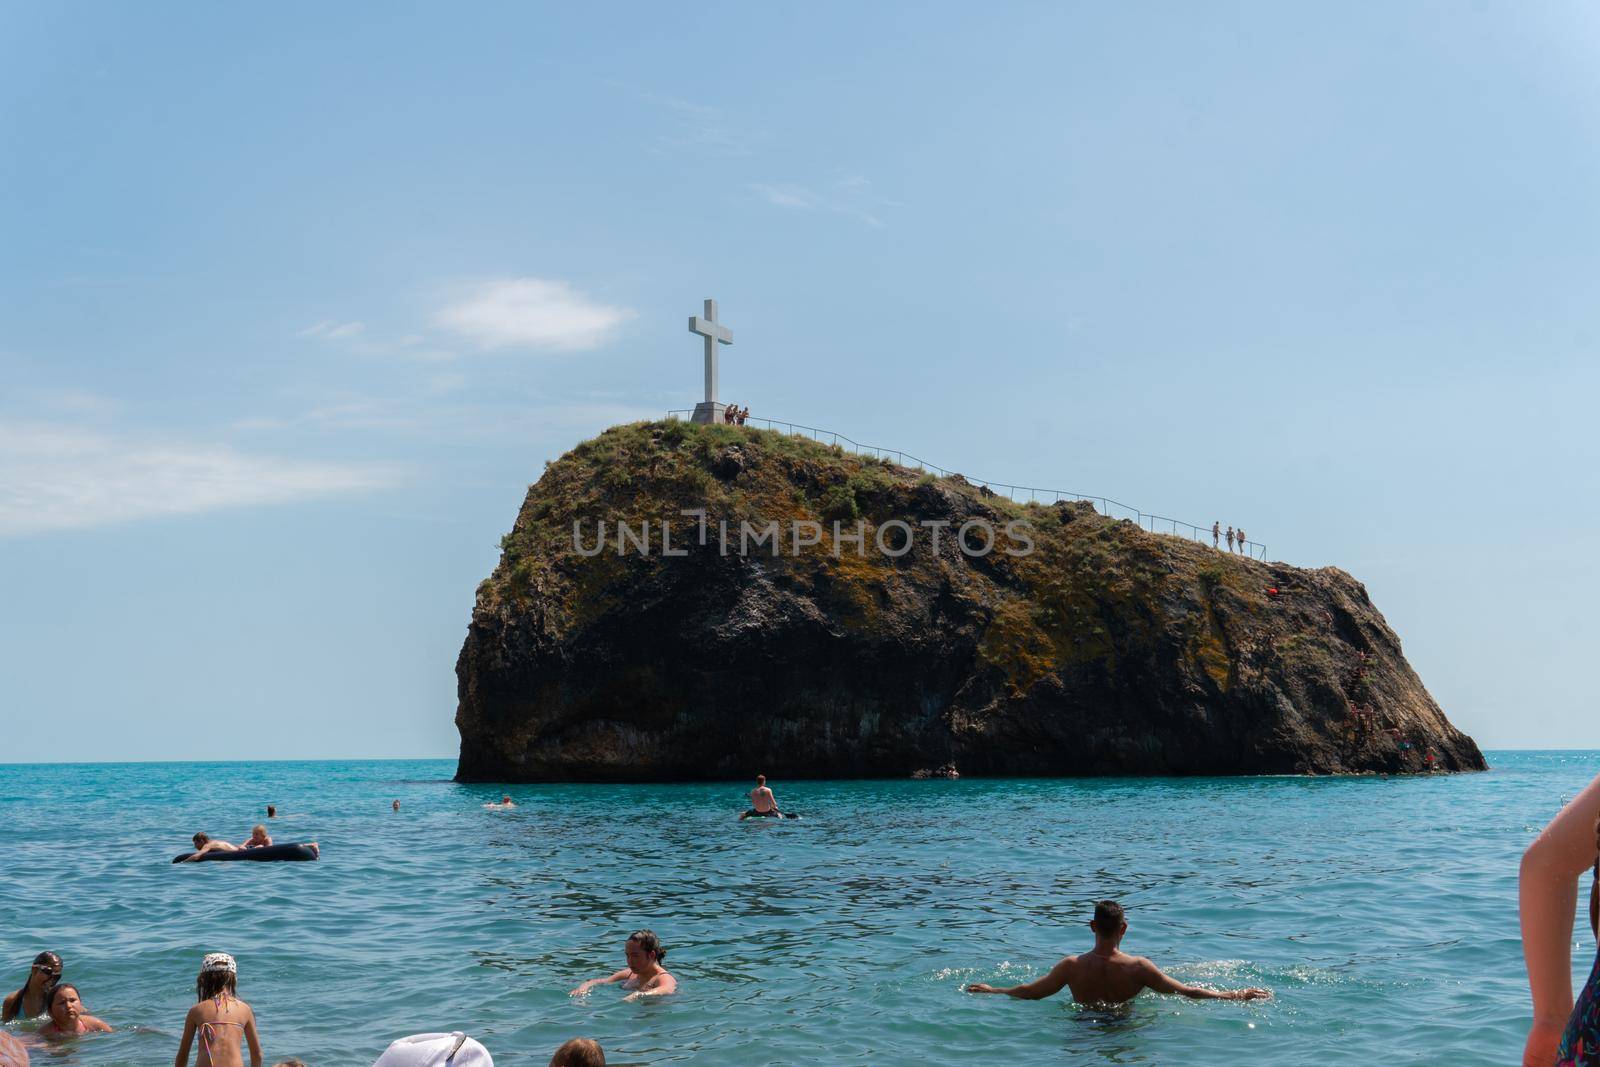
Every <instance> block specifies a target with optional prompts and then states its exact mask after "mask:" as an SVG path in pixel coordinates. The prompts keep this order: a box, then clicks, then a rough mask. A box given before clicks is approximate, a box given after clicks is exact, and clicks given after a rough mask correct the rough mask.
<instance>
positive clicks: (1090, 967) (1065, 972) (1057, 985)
mask: <svg viewBox="0 0 1600 1067" xmlns="http://www.w3.org/2000/svg"><path fill="white" fill-rule="evenodd" d="M1089 928H1090V929H1091V930H1093V931H1094V948H1092V949H1091V950H1089V951H1088V952H1085V953H1082V954H1081V955H1077V956H1068V957H1067V958H1066V959H1064V960H1062V961H1061V962H1060V963H1058V964H1056V965H1055V967H1054V968H1052V969H1051V971H1050V973H1049V974H1047V975H1045V976H1044V977H1043V978H1040V979H1037V980H1036V981H1032V982H1029V983H1027V984H1026V985H1017V986H1010V987H1008V988H1006V989H1000V988H997V987H995V986H992V985H989V984H987V983H985V982H973V983H972V984H971V985H969V986H967V992H968V993H1003V994H1005V995H1006V996H1008V997H1016V998H1017V999H1019V1000H1043V999H1044V998H1045V997H1049V996H1054V995H1055V994H1057V993H1059V992H1061V990H1062V988H1063V987H1071V990H1072V999H1073V1000H1075V1001H1077V1002H1078V1003H1079V1004H1123V1003H1126V1002H1127V1001H1130V1000H1132V999H1133V998H1134V997H1136V996H1138V995H1139V994H1140V993H1142V992H1144V991H1145V990H1146V989H1151V990H1154V991H1155V992H1157V993H1176V994H1177V995H1178V996H1180V997H1188V998H1190V999H1191V1000H1264V999H1266V998H1268V997H1270V996H1272V992H1271V991H1270V990H1267V989H1253V988H1252V989H1204V988H1202V987H1200V986H1193V985H1185V984H1184V983H1182V982H1180V981H1178V980H1177V979H1176V978H1173V977H1171V976H1169V975H1167V974H1166V973H1164V972H1163V971H1162V970H1161V968H1160V967H1157V966H1156V965H1155V964H1154V963H1151V962H1150V961H1149V960H1147V959H1145V958H1144V957H1143V956H1130V955H1128V954H1127V953H1126V952H1124V951H1122V949H1121V948H1120V947H1119V946H1121V944H1122V935H1123V934H1125V933H1127V932H1128V920H1127V918H1126V916H1124V914H1123V911H1122V905H1121V904H1118V903H1117V902H1116V901H1114V900H1102V901H1101V902H1100V903H1098V904H1096V905H1095V906H1094V919H1093V920H1092V921H1091V922H1090V923H1089Z"/></svg>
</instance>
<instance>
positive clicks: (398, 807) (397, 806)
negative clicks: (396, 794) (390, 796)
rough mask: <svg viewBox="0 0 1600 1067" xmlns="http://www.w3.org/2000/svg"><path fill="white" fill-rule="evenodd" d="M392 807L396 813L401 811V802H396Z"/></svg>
mask: <svg viewBox="0 0 1600 1067" xmlns="http://www.w3.org/2000/svg"><path fill="white" fill-rule="evenodd" d="M391 807H393V808H394V810H395V811H399V810H400V802H399V801H398V800H397V801H395V802H394V803H393V804H392V805H391Z"/></svg>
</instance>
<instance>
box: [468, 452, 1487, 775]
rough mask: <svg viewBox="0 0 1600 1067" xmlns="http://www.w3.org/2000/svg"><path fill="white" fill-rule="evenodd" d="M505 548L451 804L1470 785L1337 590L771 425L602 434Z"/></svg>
mask: <svg viewBox="0 0 1600 1067" xmlns="http://www.w3.org/2000/svg"><path fill="white" fill-rule="evenodd" d="M685 512H691V513H692V514H685ZM774 524H776V525H774ZM964 527H968V528H970V532H971V536H970V538H968V539H966V540H963V539H962V538H961V537H959V536H958V534H959V533H960V531H961V530H962V529H963V528H964ZM773 530H775V531H776V533H775V536H772V537H770V538H764V537H762V536H761V535H764V534H767V533H769V532H772V531H773ZM985 530H987V531H988V535H989V537H990V539H991V545H990V550H989V551H987V552H979V551H977V550H978V549H980V548H982V547H983V544H984V536H985V534H984V531H985ZM752 531H754V532H755V534H756V535H757V536H756V537H755V538H754V539H752V537H751V532H752ZM1013 534H1014V535H1016V536H1012V535H1013ZM941 535H942V536H941ZM752 540H753V546H754V547H753V548H752ZM501 547H502V554H501V558H500V562H499V565H498V566H497V567H496V568H495V570H494V573H493V574H492V575H491V576H490V577H489V578H488V579H486V580H485V581H484V582H483V583H481V584H480V585H479V587H478V591H477V600H476V604H475V606H474V609H473V613H472V623H471V626H470V628H469V630H468V632H467V638H466V642H465V644H464V645H463V647H462V649H461V655H460V657H459V659H458V661H457V664H456V676H457V684H458V696H459V706H458V709H457V712H456V725H457V727H458V728H459V730H460V732H461V756H460V761H459V764H458V767H457V772H456V777H457V779H458V780H460V781H472V782H487V781H496V782H535V781H666V780H692V779H719V778H748V777H750V776H751V775H753V774H755V773H756V772H757V771H763V772H765V773H767V774H769V775H773V776H776V777H781V778H822V777H826V778H835V777H904V776H908V775H928V774H943V773H949V771H950V770H951V769H955V768H959V770H960V772H961V773H962V774H978V775H1210V774H1216V775H1236V774H1351V773H1365V772H1388V773H1406V772H1418V773H1420V772H1427V771H1464V770H1482V769H1484V768H1485V763H1484V759H1483V755H1482V754H1481V753H1480V752H1479V751H1478V747H1477V745H1476V744H1474V743H1473V741H1472V739H1471V738H1470V737H1468V736H1466V735H1465V734H1463V733H1461V732H1460V731H1459V730H1457V729H1456V728H1455V727H1454V726H1452V725H1451V724H1450V722H1449V720H1448V719H1446V718H1445V715H1444V712H1443V711H1441V710H1440V708H1439V706H1438V705H1437V704H1436V703H1435V702H1434V700H1433V698H1432V697H1431V696H1429V694H1428V691H1427V690H1426V689H1425V688H1424V687H1423V685H1422V681H1421V679H1419V678H1418V677H1417V675H1416V672H1414V671H1413V670H1412V669H1411V666H1410V665H1409V664H1408V663H1407V662H1406V659H1405V656H1404V655H1403V654H1402V652H1401V648H1400V639H1399V638H1398V637H1397V636H1396V635H1395V633H1394V631H1393V630H1391V629H1390V628H1389V626H1388V625H1387V623H1385V622H1384V619H1383V616H1382V615H1381V614H1379V612H1378V610H1377V608H1375V607H1374V606H1373V604H1372V602H1371V600H1370V599H1369V598H1368V596H1367V591H1366V589H1365V588H1364V587H1363V586H1362V584H1361V583H1360V582H1358V581H1356V580H1355V579H1354V578H1352V577H1351V576H1350V575H1348V574H1346V573H1345V572H1343V571H1341V570H1338V569H1337V568H1332V567H1325V568H1320V569H1316V570H1306V569H1300V568H1296V567H1291V566H1287V565H1284V564H1277V563H1262V562H1258V561H1255V560H1251V559H1247V558H1244V557H1242V556H1238V555H1230V554H1228V553H1225V552H1219V551H1216V550H1215V549H1213V548H1212V547H1211V546H1209V545H1201V544H1197V543H1195V542H1192V541H1189V540H1185V539H1182V538H1178V537H1172V536H1167V535H1163V534H1154V533H1150V532H1147V531H1145V530H1143V529H1141V528H1140V527H1139V526H1137V525H1136V524H1134V523H1132V522H1129V521H1126V520H1113V519H1110V518H1107V517H1105V516H1103V515H1100V514H1098V513H1096V511H1095V510H1094V508H1093V506H1092V505H1090V504H1088V503H1083V502H1061V503H1058V504H1051V505H1043V504H1018V503H1014V502H1013V501H1011V500H1009V499H1006V498H1003V497H1000V496H997V495H995V494H993V493H991V492H989V491H988V490H987V489H984V488H982V487H979V486H974V485H972V484H970V483H968V482H966V481H965V480H963V479H961V478H960V477H950V478H935V477H932V476H929V475H926V474H923V473H922V472H920V471H918V470H916V469H912V468H907V467H902V466H898V465H896V464H893V463H887V462H883V461H881V460H878V459H875V458H872V457H866V456H859V455H855V454H851V453H846V452H843V451H841V450H840V449H838V448H836V447H830V446H827V445H823V444H819V443H816V442H814V441H811V440H808V439H805V438H800V437H794V436H789V435H785V434H780V433H777V432H774V431H769V430H757V429H752V428H746V427H734V426H704V425H695V424H690V423H683V422H665V423H635V424H631V425H627V426H618V427H614V428H612V429H610V430H607V431H606V432H605V433H603V434H601V435H600V436H599V437H597V438H595V439H594V440H591V441H587V442H584V443H583V444H581V445H579V446H578V447H576V448H574V449H573V450H572V451H571V452H569V453H567V454H566V455H565V456H563V457H561V458H560V459H559V460H556V461H554V462H553V463H551V464H549V465H548V466H547V469H546V470H545V472H544V475H543V477H541V478H540V480H539V482H538V483H537V484H536V485H534V486H532V487H531V488H530V489H529V490H528V495H527V498H526V500H525V501H524V502H523V505H522V509H521V512H520V513H519V514H518V516H517V521H516V525H515V526H514V527H513V528H512V530H511V532H510V533H509V534H508V535H506V537H505V538H504V539H503V540H502V545H501ZM1024 549H1026V551H1024Z"/></svg>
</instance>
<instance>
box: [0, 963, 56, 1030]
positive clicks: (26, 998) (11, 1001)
mask: <svg viewBox="0 0 1600 1067" xmlns="http://www.w3.org/2000/svg"><path fill="white" fill-rule="evenodd" d="M59 981H61V957H60V956H57V955H56V954H55V953H54V952H41V953H39V954H38V955H37V956H35V957H33V966H32V967H31V968H30V969H29V970H28V980H27V981H25V982H23V983H22V988H21V989H19V990H17V991H16V992H15V993H12V994H10V995H8V996H7V997H6V999H5V1007H4V1009H3V1010H0V1021H4V1022H10V1021H11V1020H12V1019H15V1018H17V1017H19V1016H20V1017H22V1018H24V1019H37V1018H38V1017H39V1016H41V1015H43V1014H45V1012H46V1011H48V1010H49V1007H50V994H51V992H52V991H53V990H54V989H55V987H56V983H57V982H59Z"/></svg>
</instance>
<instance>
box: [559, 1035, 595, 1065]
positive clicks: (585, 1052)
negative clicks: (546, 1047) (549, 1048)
mask: <svg viewBox="0 0 1600 1067" xmlns="http://www.w3.org/2000/svg"><path fill="white" fill-rule="evenodd" d="M550 1067H606V1053H605V1050H604V1049H602V1048H601V1047H600V1042H598V1041H591V1040H590V1039H589V1038H587V1037H575V1038H573V1039H572V1040H571V1041H568V1042H567V1043H566V1044H565V1045H562V1046H561V1047H560V1048H558V1049H556V1054H555V1055H554V1056H552V1057H550Z"/></svg>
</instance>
